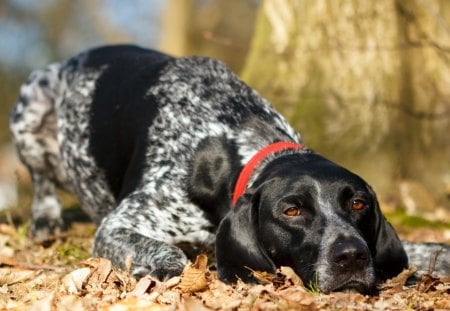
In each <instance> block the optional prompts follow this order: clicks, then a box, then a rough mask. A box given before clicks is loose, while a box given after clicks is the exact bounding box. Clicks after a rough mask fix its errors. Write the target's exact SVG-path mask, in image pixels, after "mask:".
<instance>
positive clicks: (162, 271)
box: [131, 264, 184, 281]
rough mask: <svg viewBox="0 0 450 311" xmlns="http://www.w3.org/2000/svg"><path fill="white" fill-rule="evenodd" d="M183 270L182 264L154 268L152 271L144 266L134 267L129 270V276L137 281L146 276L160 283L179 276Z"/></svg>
mask: <svg viewBox="0 0 450 311" xmlns="http://www.w3.org/2000/svg"><path fill="white" fill-rule="evenodd" d="M183 269H184V265H182V264H180V265H176V266H172V267H167V266H163V267H156V268H154V269H151V268H149V267H146V266H139V265H136V266H134V267H133V268H132V269H131V274H132V275H133V276H134V277H135V278H137V279H140V278H142V277H144V276H146V275H151V276H153V277H155V278H157V279H158V280H160V281H165V280H168V279H170V278H171V277H174V276H178V275H181V273H182V272H183Z"/></svg>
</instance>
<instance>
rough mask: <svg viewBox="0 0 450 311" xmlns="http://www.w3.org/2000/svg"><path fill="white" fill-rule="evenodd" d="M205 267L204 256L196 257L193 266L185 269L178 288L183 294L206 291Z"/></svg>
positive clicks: (206, 258) (206, 260)
mask: <svg viewBox="0 0 450 311" xmlns="http://www.w3.org/2000/svg"><path fill="white" fill-rule="evenodd" d="M207 265H208V257H207V256H206V255H199V256H197V258H196V259H195V262H194V263H193V264H191V265H187V266H186V267H185V269H184V271H183V274H182V276H181V282H180V284H178V287H179V288H180V289H181V290H182V291H183V292H185V293H195V292H198V291H202V290H204V289H206V288H207V286H208V280H207V278H206V273H207Z"/></svg>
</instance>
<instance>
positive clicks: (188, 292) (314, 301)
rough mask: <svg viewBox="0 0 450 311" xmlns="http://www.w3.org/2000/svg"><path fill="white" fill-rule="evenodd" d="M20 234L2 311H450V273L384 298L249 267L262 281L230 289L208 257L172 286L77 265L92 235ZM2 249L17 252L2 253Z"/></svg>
mask: <svg viewBox="0 0 450 311" xmlns="http://www.w3.org/2000/svg"><path fill="white" fill-rule="evenodd" d="M86 226H88V225H86ZM89 228H90V227H89ZM81 230H82V231H86V228H85V227H83V226H81ZM16 234H17V230H15V229H14V228H9V227H8V225H4V224H2V225H1V227H0V246H1V247H0V309H4V310H74V311H84V310H104V311H122V310H340V309H350V310H407V309H410V310H432V309H434V310H450V276H447V277H441V278H438V277H436V276H434V275H432V273H429V274H425V275H422V276H420V277H418V278H417V281H416V282H415V283H412V284H410V282H409V280H410V279H411V277H412V276H413V275H414V273H415V271H416V269H415V267H410V268H409V269H406V270H404V271H403V272H402V273H400V274H399V275H398V276H396V277H394V278H392V279H390V280H388V281H386V282H385V283H384V284H382V285H381V286H380V292H379V294H378V295H376V296H364V295H361V294H357V293H331V294H328V295H326V294H323V293H320V291H318V290H317V289H315V290H314V289H313V290H311V289H307V288H305V287H304V285H303V283H302V281H301V279H300V278H299V277H298V276H297V275H296V274H295V272H294V271H293V270H292V269H291V268H289V267H281V268H280V269H279V270H278V271H277V273H275V274H270V273H266V272H260V271H252V270H249V272H251V273H252V274H253V275H254V277H255V278H256V279H257V280H258V281H259V284H245V283H243V282H242V281H238V282H237V283H236V284H234V285H227V284H225V283H223V282H221V281H220V280H218V279H217V273H216V271H215V270H214V268H211V267H210V265H208V258H207V256H206V255H200V256H198V257H197V258H196V259H195V261H194V262H193V263H189V264H188V265H186V267H185V269H184V271H183V273H182V274H181V276H175V277H173V278H170V279H168V280H165V281H159V280H157V279H155V278H153V277H151V276H145V277H143V278H141V279H140V280H138V281H136V280H135V279H134V278H133V277H132V276H131V275H130V274H129V272H128V271H122V270H119V269H116V268H115V267H113V266H112V264H111V262H110V261H109V260H107V259H102V258H84V259H82V260H79V261H77V262H76V263H73V261H74V257H73V256H72V255H73V254H74V253H75V252H72V251H71V250H70V249H69V250H68V251H64V252H61V251H60V248H61V247H70V245H75V246H76V249H77V252H76V254H78V252H79V251H80V250H81V256H83V254H89V251H90V247H91V242H92V236H89V235H88V236H86V235H82V236H81V237H80V236H78V235H77V233H74V234H71V233H70V232H69V233H68V234H67V235H66V237H64V238H62V239H63V240H62V241H59V240H58V239H57V240H55V241H54V243H53V244H52V245H50V246H47V247H43V246H42V245H39V244H35V243H33V242H32V241H30V240H28V239H25V240H24V239H19V238H16V236H15V235H16ZM2 247H7V248H10V249H12V251H11V250H7V251H6V252H2V250H1V248H2ZM62 256H68V257H70V258H63V257H62ZM78 256H79V255H76V256H75V258H78ZM85 257H87V256H85ZM131 264H132V263H131V262H129V263H128V264H127V266H128V267H130V266H131ZM128 270H129V269H128Z"/></svg>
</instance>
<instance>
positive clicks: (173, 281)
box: [164, 276, 181, 288]
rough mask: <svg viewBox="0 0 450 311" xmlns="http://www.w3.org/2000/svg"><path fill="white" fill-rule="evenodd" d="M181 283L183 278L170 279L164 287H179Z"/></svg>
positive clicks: (165, 282)
mask: <svg viewBox="0 0 450 311" xmlns="http://www.w3.org/2000/svg"><path fill="white" fill-rule="evenodd" d="M180 282H181V277H179V276H174V277H172V278H170V279H168V280H167V281H164V287H165V288H172V287H174V286H176V285H178V284H179V283H180Z"/></svg>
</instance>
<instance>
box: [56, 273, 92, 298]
mask: <svg viewBox="0 0 450 311" xmlns="http://www.w3.org/2000/svg"><path fill="white" fill-rule="evenodd" d="M90 275H91V269H90V268H80V269H77V270H74V271H72V272H70V273H69V274H67V275H66V276H65V277H64V278H63V280H62V283H63V286H64V288H65V289H66V291H67V292H68V293H69V294H77V293H79V292H80V291H81V290H82V289H83V286H84V285H85V284H86V282H87V280H88V278H89V276H90Z"/></svg>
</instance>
